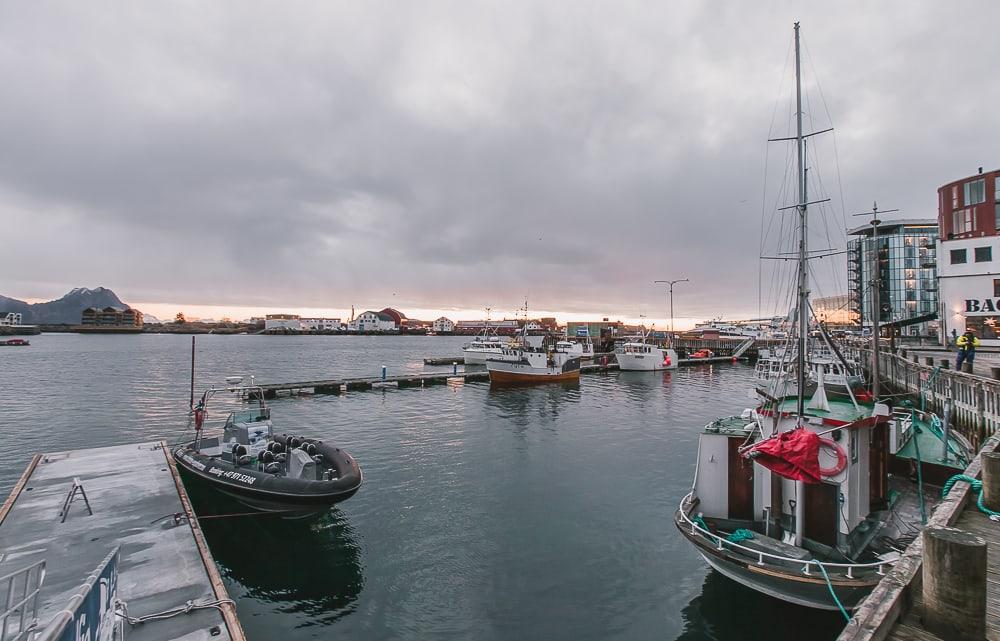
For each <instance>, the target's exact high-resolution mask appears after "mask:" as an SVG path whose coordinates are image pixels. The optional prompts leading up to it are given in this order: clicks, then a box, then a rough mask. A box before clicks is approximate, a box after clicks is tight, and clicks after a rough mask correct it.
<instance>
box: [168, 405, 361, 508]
mask: <svg viewBox="0 0 1000 641" xmlns="http://www.w3.org/2000/svg"><path fill="white" fill-rule="evenodd" d="M227 389H228V390H229V391H236V392H240V393H242V394H243V395H244V396H246V397H251V398H252V397H257V402H258V403H259V406H258V407H255V408H251V409H240V410H236V411H233V412H230V413H229V416H228V418H227V419H226V423H225V426H224V427H223V430H222V436H214V437H205V436H202V430H201V427H202V423H203V421H204V416H205V411H206V406H207V404H208V400H209V399H210V398H211V396H212V394H213V393H214V392H215V391H217V390H214V389H211V390H209V391H208V392H206V393H205V395H204V396H202V400H201V402H200V403H199V404H198V407H197V408H196V409H195V410H194V422H195V428H196V435H197V436H196V438H195V440H194V441H191V442H190V443H186V444H184V445H180V446H178V447H177V448H175V449H174V452H173V454H174V459H175V460H176V461H177V464H178V465H179V466H180V468H181V469H182V470H184V471H185V472H187V473H188V474H190V475H192V476H194V477H197V478H199V479H201V480H203V481H205V482H207V483H209V484H210V485H211V486H212V487H214V488H215V489H217V490H218V491H220V492H223V493H225V494H227V495H229V496H231V497H233V498H235V499H236V500H238V501H239V502H240V503H242V504H244V505H246V506H247V507H250V508H252V509H255V510H262V511H266V512H277V513H280V514H282V516H284V517H286V518H302V517H307V516H311V515H315V514H321V513H323V512H326V511H327V510H329V509H330V507H331V506H332V505H334V504H335V503H339V502H341V501H345V500H347V499H349V498H351V497H352V496H354V493H355V492H357V491H358V489H359V488H360V487H361V483H362V480H363V476H362V473H361V468H360V467H359V466H358V463H357V461H355V460H354V458H353V457H352V456H351V455H350V454H348V453H347V452H346V451H344V450H342V449H340V448H339V447H334V446H333V445H330V444H328V443H324V442H323V441H321V440H318V439H313V438H305V437H300V436H290V435H288V434H281V435H275V434H274V433H273V430H274V428H273V426H272V424H271V412H270V409H269V408H268V407H267V406H266V405H265V403H264V399H263V394H260V395H257V394H256V392H255V390H253V389H252V388H242V387H240V388H227Z"/></svg>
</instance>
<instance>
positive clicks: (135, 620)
mask: <svg viewBox="0 0 1000 641" xmlns="http://www.w3.org/2000/svg"><path fill="white" fill-rule="evenodd" d="M226 603H228V604H229V605H232V606H234V607H235V605H236V602H235V601H233V600H232V599H216V600H215V601H207V602H205V603H195V602H194V601H187V602H186V603H185V604H184V605H181V606H178V607H176V608H171V609H169V610H164V611H163V612H154V613H153V614H145V615H143V616H141V617H132V616H129V613H128V604H127V603H126V602H125V601H122V600H120V599H118V600H116V601H115V606H116V607H115V610H116V612H115V613H116V614H117V615H118V616H120V617H121V618H122V619H124V620H126V621H128V622H129V623H130V624H131V625H139V624H140V623H146V622H147V621H155V620H157V619H169V618H170V617H175V616H177V615H178V614H188V613H190V612H193V611H194V610H204V609H207V608H215V609H216V610H218V611H219V612H222V606H223V605H224V604H226Z"/></svg>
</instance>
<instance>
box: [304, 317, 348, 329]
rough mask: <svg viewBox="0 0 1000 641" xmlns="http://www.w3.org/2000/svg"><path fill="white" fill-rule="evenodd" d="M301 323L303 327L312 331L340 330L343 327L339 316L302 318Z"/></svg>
mask: <svg viewBox="0 0 1000 641" xmlns="http://www.w3.org/2000/svg"><path fill="white" fill-rule="evenodd" d="M299 323H300V324H301V325H302V329H304V330H308V331H310V332H339V331H340V329H341V323H340V319H339V318H302V319H299Z"/></svg>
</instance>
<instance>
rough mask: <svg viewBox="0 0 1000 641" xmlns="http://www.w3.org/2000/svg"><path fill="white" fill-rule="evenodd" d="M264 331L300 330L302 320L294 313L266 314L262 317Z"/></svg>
mask: <svg viewBox="0 0 1000 641" xmlns="http://www.w3.org/2000/svg"><path fill="white" fill-rule="evenodd" d="M264 331H286V332H298V331H302V321H301V319H300V318H299V317H298V315H296V314H268V315H267V316H265V317H264Z"/></svg>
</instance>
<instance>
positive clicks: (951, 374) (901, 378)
mask: <svg viewBox="0 0 1000 641" xmlns="http://www.w3.org/2000/svg"><path fill="white" fill-rule="evenodd" d="M850 351H852V352H853V354H852V355H853V356H854V357H855V358H856V359H857V360H858V361H859V362H861V363H862V364H863V365H864V368H865V370H866V371H868V372H869V374H870V369H871V353H872V352H871V350H870V349H865V348H859V347H853V348H850ZM897 352H898V353H892V352H890V351H888V350H884V351H883V350H880V352H879V373H880V375H879V379H880V381H881V382H882V383H883V384H885V385H887V386H888V387H889V388H890V389H892V390H893V391H895V392H901V393H909V394H916V395H918V396H919V395H921V394H922V395H923V398H924V403H925V408H926V409H928V410H931V411H934V412H936V413H938V414H942V413H943V411H944V405H945V401H949V400H950V402H951V413H950V414H951V415H950V417H949V421H948V422H949V425H950V427H952V428H955V429H957V430H958V431H959V432H960V433H962V434H963V435H964V436H966V437H967V438H968V439H969V440H970V441H971V442H972V444H973V445H974V446H975V448H976V449H977V450H978V449H979V447H980V446H981V445H982V443H983V442H984V441H985V440H986V439H987V438H989V437H990V436H992V435H993V434H995V433H996V432H997V430H998V428H1000V381H994V380H992V379H988V378H983V377H981V376H974V375H972V374H966V373H964V372H958V371H955V370H952V369H946V368H943V367H937V366H933V365H928V364H927V362H926V360H925V361H924V362H923V363H919V362H917V360H918V359H919V358H920V357H919V356H917V355H913V356H909V354H908V353H907V352H906V351H905V350H897ZM904 353H907V356H908V357H904V356H903V354H904ZM946 357H947V358H949V359H950V358H951V356H950V355H946Z"/></svg>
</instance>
